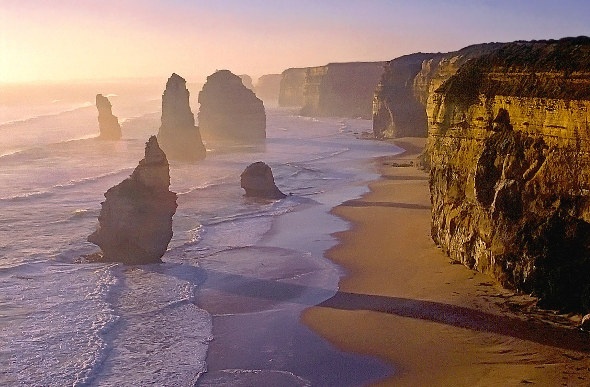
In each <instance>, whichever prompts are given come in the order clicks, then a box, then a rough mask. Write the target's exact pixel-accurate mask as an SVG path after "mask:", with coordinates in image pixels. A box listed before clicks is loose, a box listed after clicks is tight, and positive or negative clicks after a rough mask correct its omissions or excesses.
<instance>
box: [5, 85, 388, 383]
mask: <svg viewBox="0 0 590 387" xmlns="http://www.w3.org/2000/svg"><path fill="white" fill-rule="evenodd" d="M164 83H165V80H163V81H162V82H160V83H155V82H152V83H148V82H146V83H133V82H102V83H99V82H95V83H79V84H70V85H62V84H58V83H55V84H48V85H26V86H17V85H10V86H8V85H7V86H2V87H0V215H1V216H0V343H1V345H0V364H2V365H3V366H2V367H1V368H0V385H3V386H11V385H27V386H67V385H71V386H85V385H101V386H123V385H148V384H152V385H174V386H185V385H186V386H191V385H194V384H195V383H196V382H197V381H198V380H199V378H200V376H201V375H202V374H203V372H205V371H206V370H207V350H208V348H209V346H210V343H211V341H212V340H215V337H214V334H213V328H214V327H213V321H214V317H215V315H216V313H217V312H216V311H215V310H214V309H215V308H211V307H209V309H210V310H207V308H208V307H207V306H203V305H210V303H209V304H207V302H203V303H201V300H205V301H206V297H207V294H209V293H211V292H214V291H215V289H207V288H206V287H205V286H206V285H205V284H207V283H217V284H219V283H220V282H221V283H223V281H231V280H232V278H234V277H235V276H240V277H241V278H246V279H248V278H251V279H264V280H269V281H270V280H272V281H282V282H284V283H291V284H305V286H306V287H309V288H310V289H320V290H321V291H315V292H313V294H307V295H305V294H300V295H299V296H298V297H299V298H300V299H299V300H298V302H293V299H290V300H289V302H285V303H282V304H280V305H273V308H274V309H277V308H278V309H281V308H283V309H284V310H288V311H289V313H291V312H293V313H295V312H296V313H299V312H300V310H303V309H304V308H305V307H306V306H309V304H313V303H317V302H321V301H322V300H323V299H326V298H328V297H330V296H331V295H332V294H334V293H335V291H336V290H337V283H338V279H339V278H340V276H342V275H343V274H344V273H343V272H342V270H341V269H340V268H339V267H337V266H336V265H334V264H332V263H331V262H329V261H328V260H326V259H325V258H324V257H323V253H324V251H325V250H326V249H327V248H329V247H331V246H333V245H334V244H335V243H336V242H335V240H334V238H333V237H332V236H331V234H332V233H334V232H336V231H341V230H344V229H346V228H347V227H348V225H347V224H346V222H344V221H343V220H340V219H338V218H336V217H334V216H332V215H330V214H329V210H330V208H332V207H334V206H336V205H338V204H340V203H342V202H344V201H345V200H348V199H353V198H355V197H358V196H359V195H361V194H362V193H364V192H365V191H366V190H367V188H366V182H367V181H368V180H371V179H374V178H376V177H377V175H376V171H375V170H374V169H373V165H372V163H371V159H373V158H374V157H377V156H382V155H389V154H392V153H395V152H398V151H399V149H398V148H396V147H395V146H393V145H390V144H387V143H383V142H377V141H371V140H360V139H358V138H357V137H358V134H359V133H362V132H365V131H370V130H371V122H370V121H367V120H361V119H339V118H306V117H300V116H298V115H297V114H296V112H295V111H294V110H289V109H280V108H268V109H267V141H266V143H265V144H264V145H261V146H256V147H248V146H244V147H233V148H219V149H217V148H216V147H215V144H206V146H207V148H208V154H207V158H206V159H205V160H203V161H200V162H196V163H181V162H176V161H170V174H171V188H170V189H171V190H172V191H174V192H176V193H178V209H177V211H176V214H175V215H174V218H173V232H174V236H173V238H172V241H171V242H170V245H169V247H168V251H167V252H166V254H165V255H164V257H163V258H162V259H163V261H164V263H163V264H157V265H145V266H124V265H121V264H77V263H74V262H75V261H76V260H77V259H78V258H79V257H80V256H82V255H84V254H89V253H92V252H95V251H98V247H97V246H95V245H93V244H91V243H88V242H86V238H87V236H88V235H89V234H91V233H92V232H93V231H94V230H95V228H96V226H97V224H98V221H97V217H98V214H99V212H100V203H101V202H102V201H103V200H104V196H103V194H104V192H106V190H107V189H108V188H110V187H112V186H114V185H116V184H118V183H119V182H120V181H122V180H123V179H125V178H126V177H128V176H129V175H130V174H131V172H132V171H133V169H134V168H135V166H136V165H137V163H138V162H139V160H141V159H142V158H143V152H144V146H145V142H146V141H147V139H148V138H149V136H150V135H152V134H156V133H157V130H158V127H159V123H160V122H159V120H160V108H161V106H160V104H161V93H162V91H163V88H164ZM193 86H194V85H193ZM189 89H190V91H191V94H192V95H191V101H192V103H193V106H192V109H193V112H194V113H195V117H196V112H197V106H196V103H195V101H194V99H195V97H196V95H197V94H198V91H199V89H198V88H197V86H194V87H193V88H191V85H189ZM96 93H102V94H103V95H105V96H108V97H109V99H110V101H111V103H112V105H113V113H114V114H115V115H116V116H118V117H119V122H120V123H121V126H122V131H123V139H121V140H120V141H100V140H98V139H96V138H95V137H96V136H97V135H98V122H97V111H96V108H95V106H94V96H95V95H96ZM255 161H264V162H266V163H267V164H269V165H270V166H271V168H272V170H273V173H274V175H275V180H276V183H277V186H278V187H279V188H280V189H281V190H282V191H283V192H285V193H287V194H290V195H289V196H288V197H287V198H285V199H282V200H278V201H266V202H264V201H256V200H250V199H246V198H245V197H244V196H243V190H242V189H241V188H240V178H239V176H240V173H241V172H242V171H243V170H244V168H245V167H246V166H247V165H248V164H250V163H252V162H255ZM298 218H299V220H298ZM303 218H304V219H303ZM294 224H295V225H300V226H301V225H303V226H304V227H300V228H293V225H294ZM290 227H291V228H290ZM261 267H265V269H261ZM273 270H274V271H273ZM278 272H280V273H278ZM208 281H209V282H208ZM216 281H217V282H216ZM218 291H219V289H218ZM254 304H255V302H253V305H254ZM246 309H248V308H245V311H244V313H250V312H251V309H252V308H250V309H248V310H246ZM258 312H259V310H258ZM296 313H295V314H296ZM252 371H253V370H231V372H229V371H228V376H227V377H228V378H235V377H236V375H239V374H240V373H243V374H248V373H251V372H252ZM258 371H259V370H258ZM258 371H257V372H258ZM275 371H276V370H275ZM285 372H287V371H285ZM221 377H222V376H221ZM293 378H294V380H296V382H294V385H298V384H299V385H308V384H309V381H305V380H303V379H301V378H300V377H298V376H297V375H293ZM227 380H230V379H227ZM232 380H233V379H232ZM300 382H301V383H300ZM228 383H229V382H228Z"/></svg>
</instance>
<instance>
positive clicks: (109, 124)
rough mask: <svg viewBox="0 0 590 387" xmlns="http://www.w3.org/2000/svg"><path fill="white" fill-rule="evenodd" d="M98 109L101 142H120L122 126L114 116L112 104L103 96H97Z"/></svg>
mask: <svg viewBox="0 0 590 387" xmlns="http://www.w3.org/2000/svg"><path fill="white" fill-rule="evenodd" d="M96 109H97V110H98V128H99V130H100V134H99V135H98V138H100V139H101V140H119V139H120V138H121V125H119V120H118V119H117V117H116V116H114V115H113V111H112V105H111V102H110V101H109V99H108V98H107V97H104V96H103V95H102V94H97V95H96Z"/></svg>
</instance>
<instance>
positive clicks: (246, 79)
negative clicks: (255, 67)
mask: <svg viewBox="0 0 590 387" xmlns="http://www.w3.org/2000/svg"><path fill="white" fill-rule="evenodd" d="M238 77H240V79H241V80H242V83H243V84H244V86H246V87H247V88H248V89H250V90H254V85H253V84H252V77H251V76H249V75H248V74H240V75H238Z"/></svg>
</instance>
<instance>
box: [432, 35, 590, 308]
mask: <svg viewBox="0 0 590 387" xmlns="http://www.w3.org/2000/svg"><path fill="white" fill-rule="evenodd" d="M429 98H430V101H431V102H429V104H428V109H427V114H428V121H429V133H428V145H427V150H428V154H429V157H430V191H431V202H432V237H433V239H434V241H435V242H436V243H437V244H438V245H440V246H441V247H442V249H443V251H444V252H446V253H447V254H448V255H449V257H450V258H451V260H452V261H456V262H461V263H463V264H465V265H467V266H468V267H470V268H473V269H476V270H478V271H480V272H483V273H487V274H489V275H491V276H492V277H493V278H495V279H496V280H497V281H499V282H500V283H501V284H503V285H504V286H507V287H509V288H512V289H516V290H519V291H523V292H527V293H532V294H534V295H535V296H537V297H539V299H540V301H539V303H540V305H541V306H545V307H551V308H559V309H564V310H573V311H581V312H587V311H589V310H590V141H589V140H590V124H589V122H590V113H589V111H590V38H586V37H579V38H566V39H561V40H558V41H533V42H515V43H511V44H507V45H503V46H502V47H500V48H498V49H495V50H493V51H492V52H491V53H489V54H485V55H483V56H479V57H477V58H474V59H473V60H470V61H467V62H466V63H464V64H463V65H462V66H461V67H460V68H459V69H458V71H457V72H456V74H455V75H453V76H451V77H450V78H449V79H447V80H446V81H445V82H444V83H443V84H442V85H441V86H440V87H438V89H436V90H435V91H434V92H433V93H432V95H430V97H429Z"/></svg>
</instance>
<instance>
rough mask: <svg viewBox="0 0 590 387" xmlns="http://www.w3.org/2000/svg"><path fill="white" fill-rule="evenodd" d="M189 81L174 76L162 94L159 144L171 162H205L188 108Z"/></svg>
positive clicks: (198, 136)
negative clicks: (187, 85)
mask: <svg viewBox="0 0 590 387" xmlns="http://www.w3.org/2000/svg"><path fill="white" fill-rule="evenodd" d="M189 97H190V93H189V91H188V89H187V88H186V80H185V79H184V78H182V77H181V76H180V75H178V74H176V73H173V74H172V75H171V76H170V78H168V81H167V82H166V90H164V94H162V125H161V126H160V130H159V131H158V142H159V144H160V146H161V147H162V149H163V150H164V152H166V155H167V156H168V158H170V159H171V160H187V161H194V160H202V159H204V158H205V154H206V150H205V146H204V145H203V141H202V140H201V133H200V131H199V128H198V127H197V126H195V116H194V115H193V112H192V111H191V107H190V104H189Z"/></svg>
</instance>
